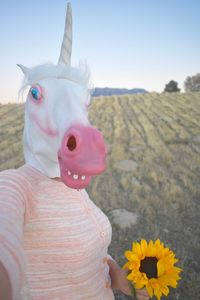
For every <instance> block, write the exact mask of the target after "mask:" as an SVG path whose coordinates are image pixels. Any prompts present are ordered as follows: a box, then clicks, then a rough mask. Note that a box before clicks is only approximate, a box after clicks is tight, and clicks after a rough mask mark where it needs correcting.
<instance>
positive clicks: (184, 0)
mask: <svg viewBox="0 0 200 300" xmlns="http://www.w3.org/2000/svg"><path fill="white" fill-rule="evenodd" d="M71 4H72V9H73V50H72V64H73V65H76V64H78V62H79V61H80V60H86V61H87V63H88V65H89V66H90V69H91V73H92V81H93V84H94V86H101V87H103V86H110V87H126V88H145V89H147V90H148V91H158V92H161V91H162V90H163V89H164V86H165V84H166V83H167V82H168V81H169V80H171V79H173V80H176V81H178V83H179V87H180V88H183V82H184V80H185V78H186V77H187V76H188V75H194V74H196V73H199V72H200V33H199V30H200V17H199V12H200V1H199V0H167V1H164V0H124V1H122V0H115V1H114V0H107V1H106V0H97V1H95V0H90V1H89V0H71ZM66 6H67V1H65V0H57V1H53V0H52V1H50V0H42V1H39V0H34V1H33V0H32V1H29V0H18V1H17V0H15V1H14V0H7V1H3V0H0V88H1V97H0V102H8V101H15V100H16V96H17V91H18V89H19V87H20V82H21V80H22V74H21V72H20V70H19V68H18V67H17V66H16V64H17V63H21V64H23V65H25V66H34V65H37V64H40V63H43V62H49V61H51V62H54V63H56V62H57V60H58V57H59V53H60V45H61V42H62V36H63V31H64V21H65V13H66Z"/></svg>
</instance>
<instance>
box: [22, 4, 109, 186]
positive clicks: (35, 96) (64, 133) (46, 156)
mask: <svg viewBox="0 0 200 300" xmlns="http://www.w3.org/2000/svg"><path fill="white" fill-rule="evenodd" d="M71 49H72V12H71V6H70V4H68V7H67V15H66V23H65V32H64V37H63V43H62V47H61V52H60V57H59V60H58V64H57V65H53V64H45V65H40V66H36V67H33V68H26V67H24V66H22V65H19V67H20V68H21V70H22V71H23V73H24V75H25V82H26V84H25V85H30V90H29V93H28V96H27V100H26V105H25V126H24V134H23V144H24V155H25V161H26V163H27V164H29V165H31V166H33V167H34V168H35V169H37V170H39V171H40V172H42V173H43V174H45V175H46V176H48V177H50V178H54V177H61V179H62V181H63V182H64V183H65V184H66V185H67V186H69V187H70V188H75V189H81V188H85V187H87V186H88V184H89V182H90V179H91V176H93V175H98V174H100V173H102V172H103V171H104V170H105V157H106V149H105V144H104V141H103V137H102V134H101V132H99V131H98V130H97V129H95V128H94V127H92V126H91V125H90V123H89V121H88V116H87V109H86V107H87V105H88V102H89V101H88V100H89V93H88V73H87V72H85V71H83V70H81V69H76V68H73V67H72V66H71V65H70V61H71Z"/></svg>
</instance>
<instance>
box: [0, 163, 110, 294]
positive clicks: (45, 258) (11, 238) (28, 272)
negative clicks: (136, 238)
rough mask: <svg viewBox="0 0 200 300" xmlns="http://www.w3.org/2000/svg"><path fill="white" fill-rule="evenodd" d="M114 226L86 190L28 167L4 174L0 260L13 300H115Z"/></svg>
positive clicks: (1, 178) (0, 177) (1, 176)
mask: <svg viewBox="0 0 200 300" xmlns="http://www.w3.org/2000/svg"><path fill="white" fill-rule="evenodd" d="M110 241H111V226H110V223H109V221H108V219H107V217H106V216H105V215H104V214H103V212H102V211H101V210H100V209H99V208H98V207H97V206H95V204H94V203H93V202H92V201H91V200H90V199H89V197H88V195H87V193H86V191H85V190H80V191H77V190H73V189H70V188H68V187H67V186H66V185H64V184H63V183H62V182H58V181H55V180H52V179H49V178H48V177H46V176H44V175H43V174H41V173H40V172H38V171H37V170H35V169H33V168H32V167H30V166H28V165H24V166H23V167H21V168H20V169H18V170H8V171H3V172H1V173H0V262H2V263H3V265H4V267H5V268H6V270H7V271H8V275H9V278H10V281H11V285H12V292H13V299H14V300H89V299H93V300H111V299H114V296H113V293H112V290H111V288H110V277H109V268H108V264H107V259H108V255H107V249H108V246H109V244H110Z"/></svg>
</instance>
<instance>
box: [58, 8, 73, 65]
mask: <svg viewBox="0 0 200 300" xmlns="http://www.w3.org/2000/svg"><path fill="white" fill-rule="evenodd" d="M71 53H72V8H71V4H70V3H68V4H67V14H66V19H65V32H64V36H63V42H62V47H61V51H60V57H59V60H58V64H69V65H70V64H71Z"/></svg>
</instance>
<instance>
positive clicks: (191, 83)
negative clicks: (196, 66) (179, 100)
mask: <svg viewBox="0 0 200 300" xmlns="http://www.w3.org/2000/svg"><path fill="white" fill-rule="evenodd" d="M184 89H185V91H186V92H200V73H198V74H196V75H194V76H188V77H187V78H186V80H185V82H184ZM164 92H168V93H173V92H180V89H179V87H178V82H176V81H175V80H170V81H169V83H167V84H166V85H165V89H164Z"/></svg>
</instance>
